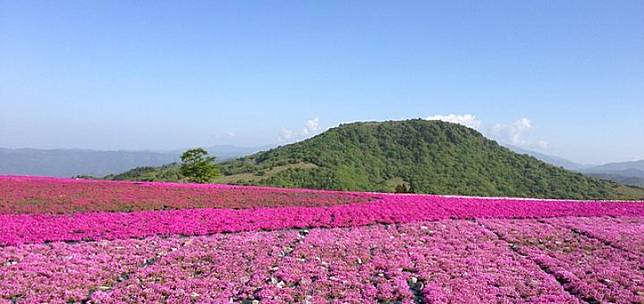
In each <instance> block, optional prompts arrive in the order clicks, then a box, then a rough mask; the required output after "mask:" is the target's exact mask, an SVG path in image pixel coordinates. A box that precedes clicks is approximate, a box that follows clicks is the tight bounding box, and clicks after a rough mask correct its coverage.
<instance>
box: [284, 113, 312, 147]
mask: <svg viewBox="0 0 644 304" xmlns="http://www.w3.org/2000/svg"><path fill="white" fill-rule="evenodd" d="M320 130H321V129H320V119H319V118H317V117H315V118H311V119H309V120H307V121H306V122H305V123H304V128H303V129H302V131H301V132H300V133H296V132H295V131H293V130H290V129H281V130H280V134H279V136H278V137H277V140H278V141H280V142H289V141H295V140H300V139H304V138H307V137H309V136H313V135H315V134H317V133H319V132H320Z"/></svg>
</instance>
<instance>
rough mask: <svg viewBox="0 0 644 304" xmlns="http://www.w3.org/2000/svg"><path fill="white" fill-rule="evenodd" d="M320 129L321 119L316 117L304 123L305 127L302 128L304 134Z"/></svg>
mask: <svg viewBox="0 0 644 304" xmlns="http://www.w3.org/2000/svg"><path fill="white" fill-rule="evenodd" d="M319 130H320V119H319V118H317V117H316V118H313V119H309V120H307V121H306V124H305V125H304V129H303V130H302V134H304V135H309V134H313V133H315V132H317V131H319Z"/></svg>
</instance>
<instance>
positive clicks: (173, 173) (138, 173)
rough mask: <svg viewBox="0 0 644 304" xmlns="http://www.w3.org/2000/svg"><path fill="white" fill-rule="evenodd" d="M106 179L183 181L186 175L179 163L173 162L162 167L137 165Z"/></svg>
mask: <svg viewBox="0 0 644 304" xmlns="http://www.w3.org/2000/svg"><path fill="white" fill-rule="evenodd" d="M105 179H111V180H136V181H146V182H155V181H181V180H184V179H185V177H184V176H183V175H182V174H181V172H180V168H179V164H177V163H172V164H168V165H163V166H161V167H137V168H134V169H132V170H129V171H126V172H123V173H120V174H112V175H108V176H106V177H105Z"/></svg>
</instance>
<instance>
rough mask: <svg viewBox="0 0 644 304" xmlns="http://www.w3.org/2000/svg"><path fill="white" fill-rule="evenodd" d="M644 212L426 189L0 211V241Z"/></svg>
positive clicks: (631, 206)
mask: <svg viewBox="0 0 644 304" xmlns="http://www.w3.org/2000/svg"><path fill="white" fill-rule="evenodd" d="M606 215H611V216H644V204H642V203H637V202H630V203H628V202H582V201H542V200H535V201H528V200H509V199H477V198H463V197H441V196H428V195H383V198H382V199H380V200H378V201H374V202H371V203H368V204H364V203H361V204H346V205H337V206H333V207H283V208H254V209H240V210H231V209H183V210H169V211H138V212H92V213H77V214H72V215H30V214H19V215H0V222H2V223H3V225H2V226H0V245H15V244H24V243H39V242H45V241H81V240H102V239H119V238H130V237H139V238H140V237H146V236H152V235H174V234H181V235H204V234H212V233H221V232H241V231H257V230H276V229H287V228H306V227H351V226H361V225H369V224H375V223H408V222H415V221H427V220H440V219H448V218H455V219H466V218H528V217H555V216H606Z"/></svg>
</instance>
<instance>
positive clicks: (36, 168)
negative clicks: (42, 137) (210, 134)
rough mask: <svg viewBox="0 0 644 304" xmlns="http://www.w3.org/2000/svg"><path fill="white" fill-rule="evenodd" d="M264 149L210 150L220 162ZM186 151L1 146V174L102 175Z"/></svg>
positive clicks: (170, 159)
mask: <svg viewBox="0 0 644 304" xmlns="http://www.w3.org/2000/svg"><path fill="white" fill-rule="evenodd" d="M260 149H261V148H254V147H251V148H247V147H236V146H212V147H209V148H207V150H208V151H209V152H210V153H211V154H213V155H215V156H217V158H218V160H219V161H224V160H227V159H231V158H235V157H240V156H243V155H247V154H250V153H253V152H257V151H259V150H260ZM182 152H183V151H182V150H175V151H124V150H120V151H119V150H117V151H101V150H86V149H32V148H20V149H7V148H0V174H2V175H43V176H57V177H72V176H77V175H89V176H97V177H102V176H105V175H108V174H115V173H120V172H123V171H126V170H129V169H132V168H135V167H149V166H161V165H164V164H168V163H172V162H176V161H178V160H179V157H180V156H181V153H182Z"/></svg>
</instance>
